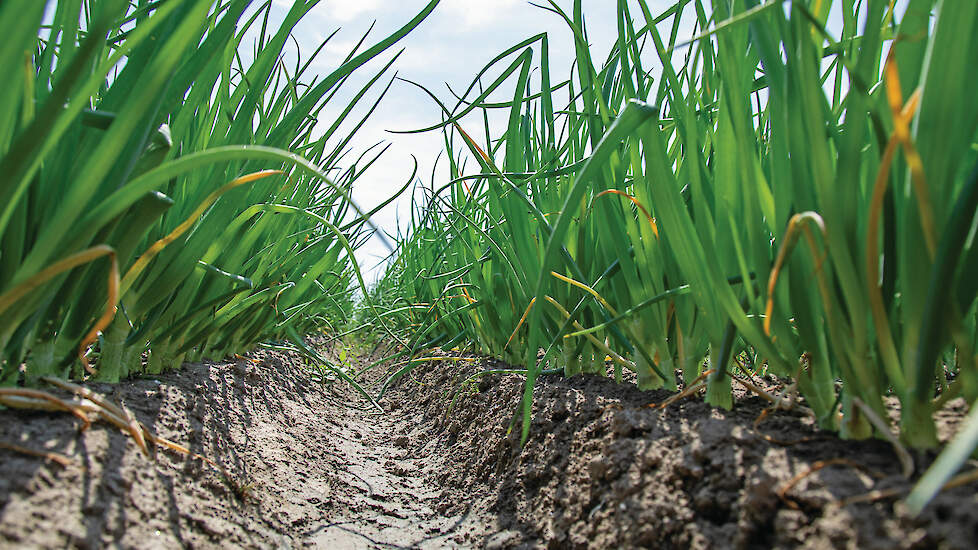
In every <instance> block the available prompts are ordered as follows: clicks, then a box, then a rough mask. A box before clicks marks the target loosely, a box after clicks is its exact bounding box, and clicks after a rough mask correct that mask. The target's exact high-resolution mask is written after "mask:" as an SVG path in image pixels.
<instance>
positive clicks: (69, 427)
mask: <svg viewBox="0 0 978 550" xmlns="http://www.w3.org/2000/svg"><path fill="white" fill-rule="evenodd" d="M250 357H254V358H256V359H258V361H259V363H258V364H254V363H253V362H251V361H248V360H238V361H233V362H227V363H221V364H191V365H186V366H185V367H184V369H183V370H181V371H179V372H175V373H172V374H167V375H164V376H161V377H158V378H156V379H148V378H147V379H136V380H132V381H129V382H125V383H122V384H118V385H97V384H96V385H92V386H90V387H91V388H92V389H94V390H96V391H99V392H100V393H103V394H106V395H108V397H109V398H110V399H111V400H113V401H115V402H121V403H123V404H124V405H125V406H126V407H128V408H129V410H130V411H132V412H133V413H134V414H135V416H136V417H137V418H138V419H139V420H140V421H142V422H143V423H145V424H146V425H147V426H148V427H150V428H151V429H152V430H154V431H155V432H156V433H157V434H158V435H160V436H163V437H166V438H170V439H171V440H173V441H175V442H178V443H181V444H185V445H187V446H188V447H190V449H191V450H192V451H194V452H196V453H199V454H202V455H204V456H207V457H209V458H211V459H213V460H215V461H217V462H219V463H220V464H222V465H223V466H224V467H225V468H226V469H227V470H228V471H229V472H230V473H231V476H232V477H233V478H234V480H235V482H236V484H237V487H238V490H232V489H231V486H230V485H228V484H227V483H225V482H224V481H223V480H222V477H221V476H220V475H218V474H217V473H216V471H215V470H214V469H213V468H211V467H208V466H207V465H205V464H203V463H202V462H201V461H199V460H193V459H188V458H187V457H185V456H183V455H179V454H173V453H170V452H165V451H159V452H158V453H157V457H156V461H155V462H154V461H152V460H150V459H148V458H146V457H144V456H143V455H142V454H141V452H140V451H139V450H138V449H137V447H136V445H135V444H133V443H132V442H131V440H129V439H128V438H127V437H126V436H125V435H123V434H122V433H121V432H120V431H119V430H118V429H116V428H114V427H112V426H110V425H108V424H105V423H96V424H93V425H92V427H91V428H89V429H88V430H87V431H84V432H79V426H80V423H79V422H78V421H77V420H75V419H74V418H73V417H71V416H69V415H67V414H48V413H31V412H21V411H11V410H7V411H0V441H5V442H8V443H15V444H20V445H22V446H29V447H32V448H35V449H42V448H43V449H44V450H47V451H53V452H57V453H61V454H63V455H66V456H68V457H70V458H71V459H72V464H71V465H69V466H67V467H62V466H59V465H57V464H54V463H45V462H44V461H43V460H40V459H37V458H34V457H29V456H24V455H22V454H18V453H13V452H11V451H9V450H3V449H0V548H103V547H110V546H111V547H122V548H167V549H170V548H180V547H184V548H301V547H315V548H330V549H333V548H336V549H342V548H401V547H422V548H445V547H460V546H468V545H469V541H470V540H472V537H473V536H475V535H477V534H479V533H481V532H482V531H484V530H485V529H486V528H488V527H486V525H487V521H488V520H484V519H482V518H481V517H480V516H479V515H478V514H477V513H476V512H477V511H473V512H472V513H467V510H459V511H456V512H453V513H451V514H444V513H439V512H436V511H435V509H444V508H445V505H444V504H443V503H442V502H441V501H440V499H441V498H442V497H441V495H440V494H439V492H438V491H437V490H436V489H435V488H434V487H433V485H432V484H431V483H430V481H429V480H430V479H431V477H432V476H433V473H432V472H434V471H437V470H441V469H442V467H443V466H442V464H441V462H440V460H439V455H438V454H437V453H432V454H431V455H429V456H423V457H422V456H418V455H413V454H411V453H410V452H409V450H408V449H407V448H406V442H407V440H408V439H407V437H408V432H409V431H410V429H411V428H412V425H411V424H412V421H411V419H409V418H405V417H401V416H398V417H391V416H382V415H376V414H367V413H365V412H364V411H360V410H354V409H350V408H348V407H346V406H345V405H344V403H350V402H351V401H354V400H355V399H354V398H353V397H352V394H351V392H350V389H349V388H348V387H346V386H345V385H344V384H335V385H333V386H332V387H330V386H329V385H326V386H323V385H320V384H318V383H314V382H310V381H309V375H308V373H307V372H304V370H303V367H302V361H301V359H299V358H297V357H294V356H289V355H287V354H280V353H274V352H268V351H259V352H256V353H254V354H251V355H250ZM242 496H243V498H242Z"/></svg>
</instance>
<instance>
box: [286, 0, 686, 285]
mask: <svg viewBox="0 0 978 550" xmlns="http://www.w3.org/2000/svg"><path fill="white" fill-rule="evenodd" d="M426 4H427V1H426V0H353V1H351V0H322V1H321V2H320V3H319V4H318V5H317V6H316V7H315V8H314V9H313V10H312V12H310V13H309V14H308V15H307V17H306V18H305V19H304V20H303V21H302V22H301V23H300V24H299V25H298V27H297V28H296V30H295V32H294V37H295V38H296V41H297V42H298V45H299V47H300V49H301V51H302V55H303V57H305V56H307V55H308V54H310V53H311V52H312V51H313V50H314V49H315V48H316V47H317V46H318V45H319V44H320V42H321V41H322V40H323V39H324V38H325V37H327V36H328V35H329V34H330V33H332V32H333V31H334V30H336V29H337V28H339V29H340V30H339V32H338V34H337V35H336V36H335V37H334V38H333V39H332V40H331V41H330V42H329V43H328V44H327V46H326V47H325V49H324V51H323V52H322V53H321V54H320V56H319V57H317V59H316V61H314V62H313V64H312V65H311V66H310V70H311V71H316V72H317V73H319V74H322V75H325V74H328V73H329V72H330V71H332V70H333V69H335V68H336V67H337V66H338V65H339V64H340V63H341V62H342V60H343V59H344V58H345V56H346V55H347V53H348V52H349V51H350V49H351V48H352V47H353V45H354V44H355V43H356V42H357V41H358V40H359V39H360V37H361V36H362V34H363V33H364V32H366V30H367V29H368V28H369V27H370V25H371V24H374V29H373V31H371V33H370V35H369V37H368V40H367V43H368V44H372V43H374V42H376V41H379V40H381V39H382V38H384V37H386V36H387V35H389V34H390V33H392V32H393V31H394V30H396V29H397V28H399V27H401V26H402V25H404V24H405V23H406V22H408V21H410V20H411V19H412V18H413V17H414V16H415V15H416V14H417V13H418V12H419V11H421V9H422V8H423V7H424V6H425V5H426ZM671 4H672V1H671V0H652V1H651V2H649V5H650V8H651V9H652V11H653V13H659V12H660V11H662V10H664V9H666V8H667V7H668V6H669V5H671ZM291 5H292V1H291V0H274V7H275V10H276V14H277V15H279V16H281V15H283V14H284V13H285V12H286V11H287V10H288V8H289V7H290V6H291ZM558 5H560V6H561V7H562V8H563V9H565V10H567V11H568V12H569V11H570V10H571V9H572V7H573V3H572V2H570V1H568V0H558ZM615 6H616V2H614V1H611V0H584V1H583V8H584V13H585V14H586V18H587V19H586V20H587V25H588V34H589V36H588V38H589V40H590V42H591V45H592V51H593V52H596V55H595V56H596V57H597V58H604V57H605V56H606V54H607V52H608V51H610V48H611V46H612V43H613V41H614V38H615V37H616V36H617V15H616V9H615ZM635 13H637V14H640V13H641V12H638V11H636V12H635ZM541 32H546V33H548V37H549V43H550V59H551V65H552V70H551V72H552V74H553V75H554V79H555V80H556V79H557V78H558V77H566V75H569V72H570V68H571V61H572V59H573V42H572V35H571V33H570V30H569V29H568V27H567V25H566V23H564V21H563V20H562V19H560V18H559V17H558V16H557V15H555V14H553V13H550V12H547V11H545V10H542V9H540V8H538V7H535V6H533V5H531V4H529V3H528V2H526V1H525V0H442V2H441V4H440V5H439V6H438V7H437V8H436V9H435V11H434V13H432V14H431V15H430V16H429V17H428V19H426V20H425V21H424V22H423V23H422V24H421V26H419V27H418V28H417V29H415V31H414V32H413V33H411V34H409V35H408V36H407V37H405V38H404V39H402V40H401V41H400V42H399V43H398V44H397V45H395V46H394V47H393V48H392V49H390V50H388V51H387V52H386V53H385V54H383V55H381V56H379V57H378V58H377V59H375V60H373V61H372V62H371V63H370V64H369V65H367V66H364V67H363V68H362V69H361V70H360V71H358V74H357V75H356V78H354V79H353V80H352V81H351V82H350V83H348V84H347V85H346V90H345V93H341V94H339V95H338V96H337V97H336V98H334V101H333V103H332V106H331V107H330V108H327V111H328V112H336V110H338V109H341V108H342V107H343V106H345V104H346V101H344V98H348V97H350V96H351V95H352V93H354V92H355V91H356V90H357V89H358V88H359V84H361V83H364V82H366V80H367V79H369V78H370V77H372V76H373V75H374V74H375V73H376V71H378V70H379V69H380V68H381V67H383V65H384V64H386V63H387V61H389V60H390V59H391V57H392V56H393V55H394V54H396V53H397V51H398V50H400V49H401V48H404V52H403V54H401V56H400V58H399V59H398V60H397V63H396V65H395V67H394V69H396V70H397V74H398V76H400V77H403V78H406V79H409V80H412V81H415V82H417V83H419V84H422V85H424V86H425V87H427V88H428V89H429V90H431V91H432V92H434V93H435V94H436V95H437V96H438V97H439V98H440V99H441V100H442V101H445V102H446V103H448V104H449V105H453V104H454V97H453V96H452V94H451V92H450V90H449V88H448V87H447V86H446V83H447V84H448V85H450V86H451V88H452V89H453V90H455V91H457V92H461V91H463V90H464V89H465V88H466V87H467V86H468V85H469V83H470V82H471V81H472V78H473V77H474V76H475V75H476V73H477V72H478V71H479V70H480V69H482V68H483V67H484V66H485V65H486V64H487V63H488V62H489V61H490V60H491V59H492V58H493V57H495V56H496V55H498V54H499V53H501V52H502V51H504V50H505V49H507V48H509V47H510V46H513V45H515V44H517V43H519V42H521V41H522V40H524V39H526V38H528V37H530V36H533V35H535V34H538V33H541ZM689 32H690V33H692V28H690V29H689ZM292 49H293V50H294V49H295V47H294V46H293V48H292ZM512 59H513V58H509V59H507V61H506V63H505V64H508V63H509V62H510V61H511V60H512ZM535 60H538V58H535ZM502 67H505V65H503V66H502ZM502 67H500V69H501V68H502ZM391 75H392V76H393V73H391ZM385 85H386V81H381V82H378V85H377V86H376V88H375V89H374V90H373V93H372V94H371V95H369V96H368V97H367V98H365V100H364V104H365V105H369V104H370V103H372V100H373V99H375V98H376V97H377V95H378V94H379V92H380V91H382V90H383V87H384V86H385ZM502 90H504V93H503V95H500V96H498V97H499V98H500V99H502V98H504V97H505V94H509V95H510V98H511V97H512V93H513V88H512V85H509V86H508V87H507V86H503V88H502ZM331 108H332V109H333V111H330V109H331ZM500 114H502V112H501V111H500ZM440 120H441V118H440V110H439V108H438V106H437V105H436V104H435V103H434V102H433V101H432V100H431V99H430V98H429V97H428V96H427V95H426V94H425V93H424V92H423V91H421V90H420V89H418V88H416V87H414V86H412V85H410V84H408V83H406V82H402V81H395V82H394V83H393V85H392V87H391V89H390V91H389V92H388V93H387V95H386V96H385V98H384V99H383V101H382V102H381V104H380V106H379V107H378V109H377V110H376V111H375V112H374V114H373V116H372V117H371V118H370V119H369V120H368V122H367V123H366V124H365V125H364V127H363V128H362V129H361V130H360V131H358V133H357V134H356V137H355V139H354V140H353V141H352V142H351V144H350V148H351V153H350V155H349V158H356V156H358V154H359V153H358V152H359V151H362V150H364V149H366V148H367V147H370V146H371V145H373V144H375V143H377V142H381V141H384V142H387V143H389V144H390V149H389V150H388V151H387V152H386V153H385V154H384V155H383V156H382V157H381V158H380V160H379V161H378V162H377V163H375V164H374V165H373V166H372V167H371V168H370V169H369V170H368V171H367V172H366V173H365V174H364V175H363V176H362V177H361V178H360V179H359V180H358V181H357V183H356V184H355V187H354V190H353V196H354V199H355V201H356V202H357V203H358V204H359V205H360V206H361V207H362V208H363V209H364V210H370V209H372V208H373V206H375V205H377V204H379V203H381V202H383V200H384V199H386V198H387V197H389V196H390V195H391V194H393V193H394V192H395V191H396V190H397V189H398V188H400V187H401V186H403V185H404V184H405V183H406V182H407V180H408V177H409V176H410V175H411V172H412V169H413V167H414V161H413V160H412V155H413V156H414V157H416V158H417V161H418V165H419V168H418V176H417V179H420V181H421V182H422V184H423V185H425V186H429V187H430V185H431V181H432V168H433V166H434V161H435V159H436V158H437V156H438V154H439V152H440V151H441V150H442V145H443V141H442V140H443V137H442V135H441V133H439V132H428V133H424V134H407V135H405V134H394V133H390V132H388V130H411V129H417V128H422V127H425V126H430V125H432V124H435V123H437V122H439V121H440ZM480 120H481V116H477V117H474V118H473V122H472V124H473V125H476V124H478V125H476V126H475V128H476V129H475V131H474V132H472V133H475V132H480V133H481V123H480V122H479V121H480ZM346 127H347V128H349V127H351V125H350V124H347V126H346ZM464 127H465V124H464V122H463V128H464ZM435 179H436V181H437V182H440V183H444V182H445V181H447V179H448V173H447V167H446V164H445V163H444V159H443V161H442V162H441V163H440V164H439V172H438V173H437V174H436V175H435ZM409 212H410V195H408V194H405V195H404V196H402V197H401V198H400V199H398V200H396V201H395V202H394V203H392V204H391V205H390V206H389V207H387V208H385V209H384V210H382V211H380V212H379V213H378V214H377V215H375V216H374V222H375V223H376V224H377V225H378V226H379V227H380V228H382V229H384V230H386V231H389V232H391V233H394V232H396V230H397V227H398V219H399V218H400V224H401V227H402V228H403V227H406V225H407V220H408V219H409V216H410V214H409ZM387 254H388V249H387V248H386V247H385V246H384V243H383V242H381V241H380V240H379V239H376V238H375V239H371V241H370V242H368V243H367V244H366V245H364V246H363V247H362V248H361V249H360V250H359V251H358V260H359V262H360V264H361V267H362V268H363V269H364V270H365V275H366V279H367V280H368V282H369V281H371V280H373V279H375V278H376V277H377V276H378V275H380V273H381V272H382V269H381V268H380V267H378V265H377V264H378V262H380V261H381V260H382V259H383V257H385V256H387Z"/></svg>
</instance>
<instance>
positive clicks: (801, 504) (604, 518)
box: [399, 361, 978, 549]
mask: <svg viewBox="0 0 978 550" xmlns="http://www.w3.org/2000/svg"><path fill="white" fill-rule="evenodd" d="M447 365H448V364H447V363H442V364H441V365H439V366H435V367H430V366H426V367H425V368H424V369H416V370H415V371H414V373H412V375H411V377H410V378H409V379H407V380H405V381H404V382H403V383H402V384H401V385H400V390H399V391H401V392H402V394H401V397H400V399H402V400H406V399H407V398H408V396H412V398H413V400H414V401H416V402H419V406H420V408H421V409H422V410H424V411H427V412H426V418H427V422H426V424H427V425H428V426H431V427H430V428H429V429H428V431H427V434H428V437H429V438H433V439H434V440H436V441H437V442H438V443H437V447H438V448H440V451H439V452H440V453H441V454H442V455H447V456H448V462H449V464H448V468H446V469H445V470H444V471H443V472H442V474H441V475H440V476H439V478H438V479H439V483H441V484H442V486H443V487H444V488H443V491H444V492H445V494H447V495H452V494H457V493H458V492H459V491H464V492H466V493H468V494H471V495H473V497H474V498H475V499H477V500H479V499H485V500H486V501H488V502H489V503H490V505H489V509H490V510H491V511H492V512H494V513H495V514H496V515H497V521H498V522H499V524H500V527H501V528H502V529H503V533H502V534H497V535H495V537H496V538H494V539H490V543H491V545H492V546H493V547H494V548H612V547H617V548H812V549H820V548H840V549H857V548H858V549H891V548H961V549H965V548H969V549H970V548H975V547H976V546H978V492H976V488H978V486H976V484H972V485H970V486H967V487H962V488H960V489H956V490H954V491H949V492H946V493H943V494H941V495H939V496H938V498H937V499H936V500H935V501H934V502H932V503H931V505H930V506H929V507H928V508H927V509H926V510H925V511H924V513H923V514H922V515H921V516H920V517H918V518H911V517H910V516H909V515H908V514H907V512H906V510H905V508H904V507H903V506H902V504H901V503H899V502H897V500H896V499H893V498H891V499H885V500H881V501H878V502H875V503H863V504H845V503H844V502H843V501H844V500H845V499H848V498H850V497H856V496H859V495H865V494H867V493H868V492H869V491H872V490H887V489H901V490H908V489H909V488H910V487H911V484H910V483H909V482H907V481H905V480H904V479H903V478H902V476H901V475H900V466H899V464H898V462H897V459H896V456H895V454H894V452H893V450H892V448H891V447H890V446H889V445H888V444H886V443H884V442H881V441H876V440H873V441H859V442H856V441H843V440H840V439H839V438H838V437H836V436H835V435H833V434H829V433H824V432H820V431H819V430H818V429H817V428H816V427H814V425H813V423H812V422H811V421H809V420H808V419H807V418H804V417H801V416H800V415H799V414H797V413H791V412H781V413H777V414H775V415H772V416H770V417H768V419H766V420H765V421H763V422H762V423H761V424H760V425H759V426H758V429H756V430H755V429H754V427H753V425H754V421H755V419H756V418H757V417H758V415H760V413H761V412H762V411H763V410H764V408H765V406H766V403H765V402H763V401H762V400H761V399H760V398H757V397H753V396H746V395H743V394H741V395H739V398H738V400H737V403H736V405H735V407H734V409H733V410H732V411H724V410H717V409H713V408H711V407H709V406H707V405H706V404H705V403H703V402H702V400H701V399H700V398H691V399H687V400H685V401H682V402H680V403H676V404H673V405H670V406H669V407H667V408H665V409H658V410H654V409H652V408H649V407H648V405H649V404H650V403H660V402H662V401H664V400H665V399H667V398H668V397H670V396H671V395H672V394H670V393H667V392H664V391H659V392H642V391H639V390H638V389H637V388H636V387H635V386H634V385H629V384H615V383H614V382H612V381H611V380H609V379H606V378H601V377H595V376H579V377H575V378H572V379H565V378H563V377H560V376H547V377H543V378H542V379H541V380H540V381H539V382H538V386H537V389H536V391H535V400H534V416H533V423H532V431H531V436H530V440H529V442H528V443H527V445H526V446H525V447H524V448H523V449H522V450H521V451H520V450H514V449H516V446H515V444H516V443H517V441H518V433H519V430H520V424H519V419H518V418H516V417H515V416H514V414H515V406H516V404H518V403H519V401H520V398H521V396H522V383H523V379H522V377H520V376H518V375H492V376H486V377H483V378H480V379H479V382H478V383H476V384H473V385H472V387H471V388H469V389H468V390H467V391H463V392H462V393H461V397H460V398H459V400H458V402H457V403H456V405H455V407H454V408H453V409H451V411H450V412H449V408H448V404H449V403H450V400H451V397H452V396H451V395H449V393H450V392H449V390H447V388H456V387H458V384H459V382H461V381H462V380H464V379H466V378H467V377H468V376H469V375H471V374H473V373H476V372H479V371H480V370H485V369H488V368H505V366H504V365H496V364H495V363H494V362H492V361H489V362H487V363H483V364H481V365H478V366H472V365H469V366H463V365H460V366H447ZM453 392H454V390H452V391H451V393H453ZM965 411H966V405H965V403H964V402H963V401H961V400H958V401H956V402H954V403H953V404H952V406H951V407H950V408H949V409H948V410H947V411H946V412H944V413H942V415H941V418H940V419H939V422H940V433H941V437H942V438H943V439H945V440H946V439H947V438H948V437H950V435H951V434H953V433H954V430H955V429H956V427H957V425H958V423H959V422H960V420H961V419H962V417H963V415H964V414H965ZM774 441H778V442H780V443H775V442H774ZM429 444H430V443H429ZM836 459H840V460H838V464H837V465H833V466H829V467H826V468H824V469H821V470H819V471H816V472H814V473H812V474H811V475H810V476H807V477H805V478H804V479H803V480H802V481H800V482H799V483H798V484H797V485H796V486H794V487H793V488H792V489H790V490H789V491H788V492H787V494H786V495H785V498H781V497H779V495H778V491H779V489H781V488H782V487H784V486H785V485H786V484H787V483H788V482H789V481H790V480H791V479H792V478H793V477H795V476H796V475H798V474H800V473H803V472H806V471H808V470H809V469H810V468H811V467H812V466H813V465H815V464H816V463H818V462H820V461H835V460H836ZM932 460H933V454H927V455H921V456H918V457H917V462H918V466H926V465H928V464H929V463H930V462H931V461H932ZM833 463H835V462H833ZM852 464H855V465H857V466H858V468H857V467H853V466H852ZM450 511H451V510H450Z"/></svg>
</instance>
